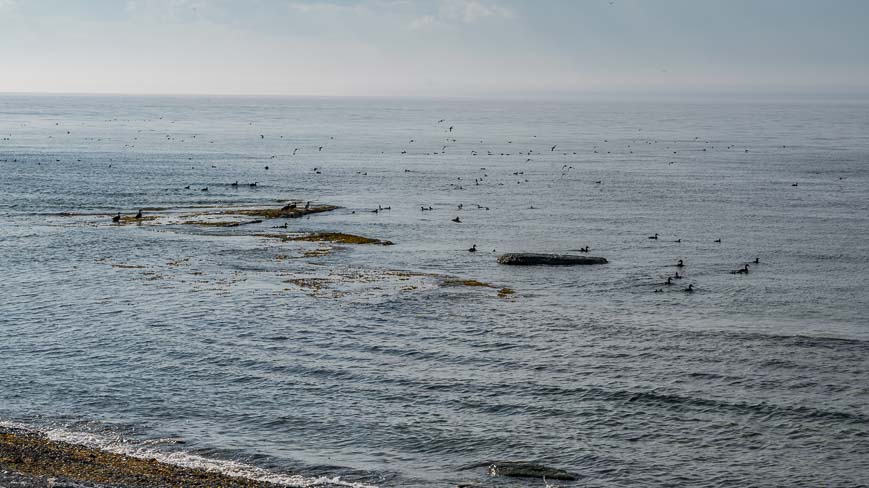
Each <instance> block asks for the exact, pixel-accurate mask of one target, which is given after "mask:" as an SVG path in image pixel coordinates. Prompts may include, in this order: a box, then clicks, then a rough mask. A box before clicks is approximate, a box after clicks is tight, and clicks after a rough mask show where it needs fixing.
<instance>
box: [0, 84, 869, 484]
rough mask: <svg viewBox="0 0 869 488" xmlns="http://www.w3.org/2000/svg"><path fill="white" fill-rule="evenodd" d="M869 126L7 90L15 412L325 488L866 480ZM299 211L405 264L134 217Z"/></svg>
mask: <svg viewBox="0 0 869 488" xmlns="http://www.w3.org/2000/svg"><path fill="white" fill-rule="evenodd" d="M867 108H869V105H867V104H866V103H862V102H855V103H843V102H841V101H824V100H813V101H808V102H783V101H781V102H760V101H719V102H713V101H695V102H690V103H689V102H654V103H653V102H627V101H607V102H604V101H599V102H559V103H555V102H495V101H466V100H456V101H444V100H430V101H427V100H413V99H292V98H278V99H268V98H191V97H186V98H185V97H174V98H173V97H140V98H136V97H83V96H82V97H67V96H2V97H0V139H2V140H0V174H2V178H0V271H2V275H3V280H2V282H0V296H2V299H0V336H2V338H3V339H2V352H0V372H2V374H0V392H2V394H0V420H4V419H5V420H6V421H14V422H23V423H25V424H27V425H31V426H35V427H37V428H41V429H45V430H47V431H51V432H55V433H62V434H63V435H64V436H84V437H85V438H87V439H89V442H97V443H99V442H103V443H104V444H105V445H106V446H115V447H117V446H118V445H123V446H128V447H131V448H135V449H140V448H147V449H155V450H156V451H158V452H159V453H161V455H165V456H169V455H175V456H177V455H178V453H184V454H185V455H197V456H205V457H206V458H211V459H222V460H233V461H240V462H243V463H245V464H248V465H251V466H255V467H259V468H265V469H268V470H271V471H273V472H276V473H293V474H301V475H302V476H304V477H305V480H306V481H304V482H298V480H296V481H295V482H298V483H300V484H305V483H310V484H316V483H322V482H323V479H324V478H321V477H326V478H328V479H334V478H335V477H336V476H337V477H340V479H341V480H344V481H347V482H358V483H362V484H367V485H379V486H399V485H400V486H418V487H427V486H446V485H448V484H449V483H455V482H458V481H461V480H478V481H481V482H483V483H484V485H492V484H493V483H495V482H497V483H499V484H498V486H525V485H526V484H527V483H528V482H527V481H520V482H511V481H509V480H508V481H504V480H500V479H497V480H487V479H486V477H485V473H484V471H483V470H470V471H460V470H458V468H459V467H460V466H462V465H465V464H469V463H477V462H483V461H487V460H493V459H494V460H535V461H539V462H543V463H545V464H547V465H552V466H556V467H560V468H564V469H567V470H569V471H571V472H574V473H576V474H578V475H579V478H580V479H579V481H577V482H576V483H575V485H576V486H637V485H670V486H745V485H756V486H760V485H768V486H782V485H804V486H805V485H830V486H853V485H855V484H861V483H863V484H865V483H869V461H867V459H869V372H867V370H869V359H867V358H869V355H867V353H869V293H867V292H869V212H867V211H869V191H867V188H869V165H867V163H869V110H867ZM439 119H445V121H444V122H443V123H438V120H439ZM450 126H453V130H452V132H450V131H449V127H450ZM411 140H413V142H410V141H411ZM444 145H446V149H445V150H444V149H443V146H444ZM553 145H557V147H556V148H555V149H554V150H551V148H552V146H553ZM321 146H322V150H320V149H319V148H320V147H321ZM295 148H298V150H297V151H296V153H295V155H294V154H293V150H294V149H295ZM529 150H531V153H530V155H529V154H528V151H529ZM403 151H405V152H406V153H405V154H402V152H403ZM489 152H491V155H489ZM520 153H521V154H520ZM528 159H530V161H527V160H528ZM265 166H268V167H269V169H268V170H266V169H265ZM314 168H317V169H316V170H314ZM482 168H485V169H482ZM318 171H319V173H318ZM514 173H517V174H514ZM475 179H477V181H480V180H482V181H481V182H480V183H479V185H478V184H475ZM235 181H238V182H239V186H238V187H233V186H231V185H230V184H231V183H232V182H235ZM254 181H255V182H257V186H256V187H250V186H248V184H249V183H251V182H254ZM598 181H599V182H600V183H598ZM794 183H797V184H798V186H792V185H793V184H794ZM187 185H190V187H191V188H190V189H189V190H187V189H184V187H185V186H187ZM202 187H208V191H207V192H202V191H200V188H202ZM287 199H298V200H302V201H307V200H311V201H313V202H314V203H315V204H334V205H340V206H341V208H340V209H339V210H336V211H334V212H330V213H324V214H316V215H312V216H310V217H309V218H304V219H296V220H290V221H288V230H289V231H341V232H350V233H354V234H361V235H365V236H371V237H377V238H383V239H389V240H392V241H394V242H395V243H396V244H395V245H394V246H332V249H331V251H330V253H329V254H327V255H324V256H314V257H310V256H309V257H305V256H304V255H303V254H302V253H303V252H304V251H305V250H312V249H324V248H325V247H326V246H325V245H323V244H314V243H292V242H281V241H278V240H274V239H266V238H262V237H256V236H254V234H256V233H263V232H275V230H274V229H272V227H273V226H275V225H279V224H282V223H283V222H284V221H283V220H278V221H269V220H267V221H264V222H262V223H260V224H250V225H245V226H241V227H232V228H221V227H200V226H191V225H168V224H169V223H171V222H172V221H171V220H168V221H164V220H160V219H158V220H157V221H146V222H143V223H142V224H141V225H123V226H117V225H113V224H112V223H111V221H110V219H109V216H110V215H112V214H114V213H115V212H118V211H121V212H125V213H129V214H132V213H135V211H136V210H137V209H138V208H141V207H148V208H164V209H167V210H153V211H148V210H146V212H145V213H146V215H161V216H166V215H169V216H170V217H171V216H176V217H177V216H181V215H185V214H189V213H195V212H197V211H202V209H198V210H197V207H201V206H213V207H220V208H226V207H237V206H248V205H259V206H272V205H275V206H276V205H279V204H280V203H278V200H287ZM459 204H462V209H458V205H459ZM379 205H380V206H383V207H391V209H390V210H384V211H380V212H377V213H374V212H371V211H370V210H372V209H375V208H378V206H379ZM420 206H425V207H428V206H432V207H433V209H434V210H432V211H425V212H423V211H420ZM487 208H488V209H487ZM61 212H69V213H75V214H76V215H72V216H68V215H60V214H61ZM457 216H459V217H460V218H461V220H462V223H460V224H459V223H453V222H451V221H450V219H452V218H454V217H457ZM176 220H177V219H176ZM162 224H167V225H162ZM654 233H658V234H660V238H659V239H658V240H650V239H648V238H647V237H648V236H649V235H652V234H654ZM677 239H681V242H678V243H677V242H674V241H676V240H677ZM716 239H721V243H716V242H714V241H715V240H716ZM472 244H477V246H478V247H479V249H480V252H477V253H468V252H467V251H466V249H467V248H468V247H470V246H471V245H472ZM586 245H588V246H590V247H591V253H590V254H591V255H596V256H604V257H606V258H607V259H609V261H610V263H609V264H607V265H603V266H595V267H581V268H521V267H519V268H516V267H505V266H499V265H497V264H496V262H495V260H496V257H497V255H499V254H500V253H503V252H510V251H545V252H567V251H570V250H576V249H578V248H580V247H583V246H586ZM493 250H496V251H497V252H493ZM755 258H759V259H760V264H758V265H756V266H755V265H752V267H751V272H750V273H749V274H747V275H733V274H731V273H730V271H731V270H735V269H737V268H739V267H741V266H742V264H743V263H746V262H749V261H753V260H754V259H755ZM678 259H683V260H684V261H685V263H686V267H685V268H682V269H681V270H680V269H679V268H676V267H674V266H673V265H674V264H675V262H676V260H678ZM677 270H679V271H680V273H682V274H684V275H685V278H683V279H681V280H676V283H677V284H676V285H674V286H669V287H668V286H665V285H662V283H663V282H664V281H665V280H666V277H667V276H669V275H672V274H673V273H674V272H675V271H677ZM300 278H313V279H320V280H324V281H319V282H317V283H318V284H321V285H322V288H312V287H306V286H298V283H300V282H288V281H289V280H297V279H300ZM449 279H475V280H479V281H482V282H486V283H490V284H492V286H493V287H492V288H488V287H464V286H445V284H444V281H445V280H449ZM688 284H693V285H694V287H695V288H696V290H697V291H696V293H693V294H688V293H685V292H683V291H682V290H683V289H684V288H685V287H686V286H687V285H688ZM502 287H509V288H511V289H513V290H515V294H512V295H507V296H499V295H498V292H497V289H499V288H502ZM655 289H663V292H661V293H655V292H654V290H655ZM57 435H60V434H57ZM170 438H171V439H176V438H180V439H183V440H184V442H185V443H184V444H172V443H171V442H160V441H155V440H158V439H170ZM94 439H96V440H94ZM173 453H174V454H173ZM532 481H533V480H532ZM533 482H534V483H537V481H533ZM511 483H513V484H511ZM539 483H540V485H541V486H542V484H543V482H542V480H540V481H539ZM559 484H560V485H562V486H573V485H572V484H571V482H559Z"/></svg>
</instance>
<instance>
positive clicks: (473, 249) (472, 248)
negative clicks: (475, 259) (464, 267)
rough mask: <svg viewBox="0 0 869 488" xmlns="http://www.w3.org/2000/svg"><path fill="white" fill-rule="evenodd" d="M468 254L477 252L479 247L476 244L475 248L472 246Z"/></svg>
mask: <svg viewBox="0 0 869 488" xmlns="http://www.w3.org/2000/svg"><path fill="white" fill-rule="evenodd" d="M468 252H477V245H476V244H474V245H473V246H471V248H470V249H468Z"/></svg>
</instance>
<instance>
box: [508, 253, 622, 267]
mask: <svg viewBox="0 0 869 488" xmlns="http://www.w3.org/2000/svg"><path fill="white" fill-rule="evenodd" d="M608 262H609V261H607V260H606V258H601V257H597V256H574V255H571V254H541V253H533V252H521V253H509V254H504V255H502V256H501V257H499V258H498V264H508V265H514V266H582V265H589V264H606V263H608Z"/></svg>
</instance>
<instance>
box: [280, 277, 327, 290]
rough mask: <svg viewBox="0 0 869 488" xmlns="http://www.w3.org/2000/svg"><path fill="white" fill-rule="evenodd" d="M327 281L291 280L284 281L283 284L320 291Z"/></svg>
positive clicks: (321, 279) (313, 279) (310, 279)
mask: <svg viewBox="0 0 869 488" xmlns="http://www.w3.org/2000/svg"><path fill="white" fill-rule="evenodd" d="M327 281H328V280H326V279H325V278H293V279H290V280H286V281H284V283H290V284H293V285H296V286H298V287H299V288H306V289H309V290H314V291H320V290H322V289H323V287H324V286H325V284H326V282H327Z"/></svg>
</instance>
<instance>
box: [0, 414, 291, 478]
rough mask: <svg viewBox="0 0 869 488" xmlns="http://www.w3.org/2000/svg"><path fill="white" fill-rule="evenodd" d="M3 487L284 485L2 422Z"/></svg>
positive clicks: (0, 467)
mask: <svg viewBox="0 0 869 488" xmlns="http://www.w3.org/2000/svg"><path fill="white" fill-rule="evenodd" d="M0 486H3V487H28V488H29V487H38V488H43V487H45V488H48V487H53V488H133V487H154V486H158V487H175V486H177V487H182V486H183V487H194V488H195V487H214V486H220V487H226V488H272V487H277V486H280V485H277V484H274V483H268V482H264V481H256V480H250V479H245V478H236V477H232V476H227V475H225V474H222V473H218V472H213V471H206V470H204V469H196V468H185V467H180V466H175V465H171V464H166V463H162V462H159V461H157V460H155V459H139V458H135V457H130V456H124V455H121V454H114V453H110V452H105V451H101V450H99V449H94V448H90V447H85V446H80V445H76V444H70V443H67V442H61V441H53V440H50V439H48V438H47V437H46V436H44V435H42V434H39V433H36V432H31V431H27V430H23V429H17V428H9V427H0Z"/></svg>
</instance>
